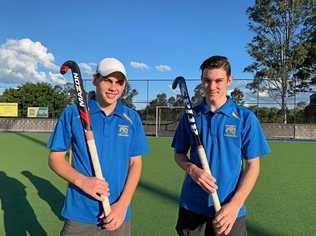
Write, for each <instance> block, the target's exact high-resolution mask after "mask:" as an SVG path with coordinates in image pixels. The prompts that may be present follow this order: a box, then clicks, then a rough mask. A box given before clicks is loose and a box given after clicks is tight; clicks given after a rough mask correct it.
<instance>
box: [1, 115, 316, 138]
mask: <svg viewBox="0 0 316 236" xmlns="http://www.w3.org/2000/svg"><path fill="white" fill-rule="evenodd" d="M55 123H56V119H34V118H25V119H21V118H0V131H9V132H51V131H52V130H53V128H54V126H55ZM144 127H145V130H146V134H147V135H156V124H155V122H152V121H144ZM175 127H176V122H172V123H170V122H169V123H166V124H161V126H160V131H159V136H173V133H174V130H175ZM262 128H263V129H264V132H265V134H266V136H267V137H268V138H270V139H272V138H296V139H314V140H316V124H296V125H293V124H274V123H265V124H262Z"/></svg>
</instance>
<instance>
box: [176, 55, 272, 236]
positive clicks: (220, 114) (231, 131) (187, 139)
mask: <svg viewBox="0 0 316 236" xmlns="http://www.w3.org/2000/svg"><path fill="white" fill-rule="evenodd" d="M200 68H201V70H202V76H201V80H202V85H203V89H204V92H205V98H204V100H203V101H202V103H201V104H200V105H198V106H197V107H195V108H194V109H193V110H194V111H195V116H196V123H197V127H198V129H199V133H200V138H201V140H202V143H203V145H204V148H205V150H206V155H207V159H208V161H209V165H210V168H211V172H212V174H213V176H210V175H209V174H207V172H205V171H204V170H203V169H202V168H201V163H200V161H199V158H198V154H197V149H196V144H195V143H194V138H193V136H192V134H191V131H190V127H189V122H188V120H187V118H186V116H185V115H184V116H183V117H182V119H181V121H180V123H179V125H178V127H177V130H176V133H175V136H174V139H173V142H172V147H173V148H174V149H175V160H176V162H177V164H178V165H179V166H180V167H181V168H182V169H183V170H185V172H186V173H187V175H186V177H185V180H184V183H183V187H182V192H181V197H180V208H179V216H178V222H177V226H176V229H177V232H178V234H179V235H203V236H204V235H214V231H216V232H217V233H224V234H226V235H227V234H228V233H230V234H229V235H246V234H247V232H246V225H245V215H246V210H245V207H244V202H245V200H246V198H247V197H248V195H249V193H250V192H251V190H252V189H253V187H254V185H255V182H256V180H257V177H258V175H259V169H260V168H259V166H260V165H259V164H260V162H259V160H260V156H262V155H264V154H267V153H269V152H270V148H269V146H268V144H267V141H266V139H265V137H264V134H263V132H262V129H261V127H260V124H259V122H258V120H257V118H256V116H255V115H254V114H253V113H252V112H251V111H250V110H248V109H246V108H244V107H241V106H239V105H237V104H236V103H234V102H233V101H232V99H231V98H229V97H227V96H226V93H227V86H228V85H229V84H230V83H231V81H232V77H231V70H230V64H229V62H228V60H227V58H225V57H222V56H213V57H210V58H208V59H207V60H205V61H204V62H203V63H202V65H201V67H200ZM189 149H190V158H188V157H187V152H188V150H189ZM242 158H244V159H245V160H246V167H245V169H244V170H243V169H242ZM215 190H217V193H218V195H219V199H220V201H221V204H222V208H221V210H220V211H219V212H218V213H217V214H215V210H214V206H213V201H212V199H211V197H210V193H212V192H214V191H215Z"/></svg>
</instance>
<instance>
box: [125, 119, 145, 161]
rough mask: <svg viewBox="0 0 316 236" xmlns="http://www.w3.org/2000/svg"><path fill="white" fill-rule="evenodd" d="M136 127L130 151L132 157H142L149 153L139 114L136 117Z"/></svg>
mask: <svg viewBox="0 0 316 236" xmlns="http://www.w3.org/2000/svg"><path fill="white" fill-rule="evenodd" d="M134 125H135V130H134V136H133V137H132V141H131V142H132V143H131V146H130V147H131V148H130V151H129V156H130V157H133V156H142V155H144V154H145V153H147V152H148V151H149V147H148V143H147V138H146V135H145V130H144V126H143V124H142V121H141V119H140V117H139V115H138V114H137V116H136V119H135V124H134Z"/></svg>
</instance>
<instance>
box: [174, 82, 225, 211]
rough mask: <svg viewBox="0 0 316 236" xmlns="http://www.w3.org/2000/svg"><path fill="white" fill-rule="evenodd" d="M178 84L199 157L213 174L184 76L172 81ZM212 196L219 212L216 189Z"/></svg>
mask: <svg viewBox="0 0 316 236" xmlns="http://www.w3.org/2000/svg"><path fill="white" fill-rule="evenodd" d="M177 85H179V87H180V92H181V96H182V97H183V100H184V107H185V113H186V115H187V118H188V121H189V124H190V128H191V131H192V134H193V137H194V140H195V142H196V144H197V151H198V155H199V159H200V161H201V164H202V168H203V169H204V170H205V171H206V172H207V173H208V174H210V175H212V173H211V169H210V167H209V164H208V161H207V158H206V153H205V149H204V147H203V144H202V142H201V139H200V136H199V131H198V129H197V126H196V122H195V118H194V113H193V110H192V105H191V100H190V96H189V93H188V89H187V85H186V83H185V79H184V78H183V77H182V76H178V77H177V78H175V80H174V81H173V83H172V88H173V89H176V87H177ZM211 196H212V199H213V202H214V208H215V211H216V212H218V211H219V210H220V209H221V203H220V201H219V198H218V195H217V192H216V191H215V192H214V193H211Z"/></svg>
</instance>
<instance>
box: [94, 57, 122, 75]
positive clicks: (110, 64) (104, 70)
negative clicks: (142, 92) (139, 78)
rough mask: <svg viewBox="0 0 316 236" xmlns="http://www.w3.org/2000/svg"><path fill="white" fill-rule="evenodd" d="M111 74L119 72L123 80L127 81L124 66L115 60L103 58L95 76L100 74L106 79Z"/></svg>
mask: <svg viewBox="0 0 316 236" xmlns="http://www.w3.org/2000/svg"><path fill="white" fill-rule="evenodd" d="M113 72H121V73H122V74H123V75H124V77H125V79H127V76H126V70H125V67H124V65H123V64H122V62H120V61H119V60H117V59H115V58H103V59H102V60H101V61H100V62H99V64H98V65H97V74H100V75H101V76H103V77H106V76H108V75H109V74H112V73H113Z"/></svg>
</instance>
